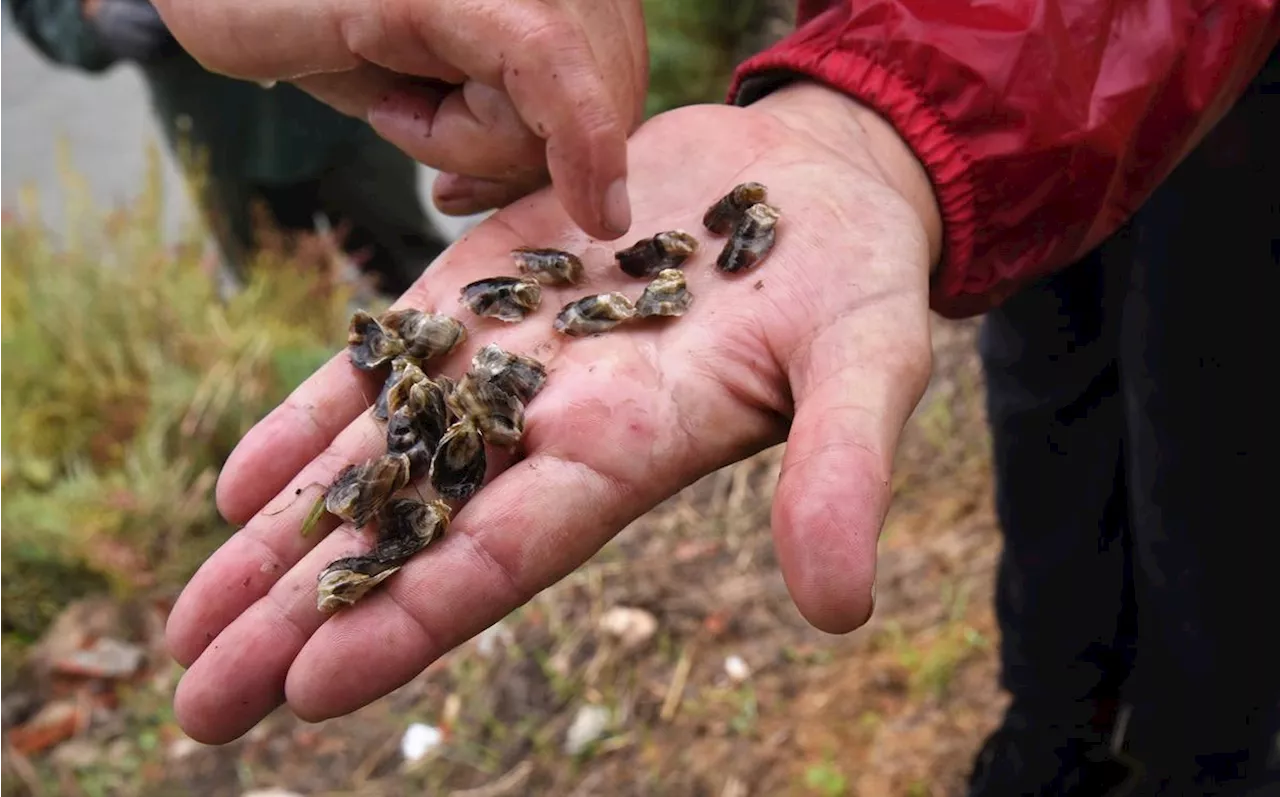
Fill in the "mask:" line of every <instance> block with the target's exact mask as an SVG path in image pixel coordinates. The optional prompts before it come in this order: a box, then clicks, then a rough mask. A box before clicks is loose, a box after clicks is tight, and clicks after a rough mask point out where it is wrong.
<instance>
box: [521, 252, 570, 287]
mask: <svg viewBox="0 0 1280 797" xmlns="http://www.w3.org/2000/svg"><path fill="white" fill-rule="evenodd" d="M511 258H512V259H513V260H515V262H516V267H517V268H519V269H520V273H522V274H528V275H530V276H532V277H533V278H534V279H536V280H537V281H538V282H541V283H542V284H543V285H577V284H578V283H580V282H582V278H583V274H584V270H583V268H582V260H581V258H579V257H578V256H577V255H575V254H572V253H570V252H565V251H562V250H560V249H538V248H535V247H532V246H522V247H519V248H518V249H512V250H511Z"/></svg>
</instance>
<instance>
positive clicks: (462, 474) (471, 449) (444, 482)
mask: <svg viewBox="0 0 1280 797" xmlns="http://www.w3.org/2000/svg"><path fill="white" fill-rule="evenodd" d="M486 467H487V460H486V457H485V452H484V438H483V437H481V436H480V429H479V428H478V427H477V426H476V424H475V422H473V421H472V420H471V419H469V418H463V419H462V420H460V421H458V422H457V423H455V424H454V425H453V426H450V427H449V431H447V432H445V434H444V437H443V438H442V439H441V440H440V445H439V446H438V447H437V448H436V453H435V456H433V457H432V458H431V486H432V487H434V488H435V491H436V492H437V493H439V494H440V495H441V497H443V498H448V499H450V500H453V501H461V500H464V499H466V498H470V497H471V496H472V495H474V494H475V492H476V491H477V490H479V489H480V485H481V484H482V483H483V482H484V472H485V468H486Z"/></svg>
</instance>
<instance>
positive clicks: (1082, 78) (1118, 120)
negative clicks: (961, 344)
mask: <svg viewBox="0 0 1280 797" xmlns="http://www.w3.org/2000/svg"><path fill="white" fill-rule="evenodd" d="M1277 3H1280V0H1221V1H1220V2H1209V1H1208V0H1200V1H1199V2H1197V0H1057V2H1054V1H1053V0H1021V1H1020V2H1014V1H1013V0H1010V1H1009V2H1004V3H999V4H983V5H978V4H968V3H963V2H957V0H843V1H842V2H821V1H819V0H801V2H800V6H799V10H798V13H797V28H796V31H795V32H794V33H793V34H791V35H790V36H789V37H787V38H786V39H784V40H782V41H781V42H779V43H778V44H777V45H775V46H774V47H772V48H771V49H769V50H766V51H765V52H762V53H760V54H759V55H756V56H754V57H752V58H750V59H749V60H747V61H746V62H745V63H743V64H742V65H741V66H740V67H739V68H738V70H737V72H736V74H735V76H734V80H733V85H732V87H731V89H730V99H731V101H732V102H735V103H737V104H747V103H749V102H751V101H752V100H754V99H757V98H758V97H760V96H761V95H762V94H764V93H766V92H767V91H769V90H770V89H771V88H772V87H774V86H777V85H779V83H780V81H781V80H785V79H788V78H790V77H794V76H796V75H800V76H807V77H809V78H812V79H815V80H817V81H821V82H823V83H825V84H828V85H830V86H832V87H833V88H836V89H838V90H841V91H843V92H845V93H847V94H849V95H850V96H852V97H855V98H857V99H858V100H859V101H860V102H862V103H864V104H866V105H868V106H870V107H872V108H874V109H875V110H877V111H878V112H879V113H880V114H881V115H883V116H884V117H885V118H886V119H887V120H889V122H891V123H892V124H893V125H894V127H895V128H896V129H897V130H898V132H899V134H900V135H902V136H903V138H904V139H905V140H906V142H907V143H908V144H909V145H910V146H911V147H912V149H913V150H914V151H915V153H916V155H917V156H918V157H919V158H920V160H921V162H922V163H923V164H924V166H925V168H926V169H927V170H928V173H929V175H930V178H931V179H932V181H933V185H934V191H935V194H936V196H937V198H938V202H939V205H940V207H941V209H942V217H943V225H944V231H945V232H944V235H945V240H944V254H943V262H942V264H941V266H940V267H939V269H938V271H937V274H936V275H935V278H934V284H933V286H932V295H931V304H932V307H933V309H934V310H935V311H937V312H938V313H940V314H942V315H944V316H947V317H951V318H959V317H963V316H969V315H975V314H978V313H981V312H984V311H986V310H988V309H990V308H991V307H993V306H995V305H997V304H999V303H1000V302H1002V301H1003V300H1004V299H1005V298H1007V297H1008V296H1009V295H1011V294H1012V293H1014V292H1015V291H1016V290H1017V289H1018V288H1020V287H1022V286H1023V285H1024V284H1025V283H1026V282H1027V281H1029V280H1031V279H1034V278H1036V277H1039V276H1042V275H1044V274H1046V273H1048V272H1050V271H1053V270H1055V269H1058V268H1061V267H1063V266H1066V265H1068V264H1070V263H1072V262H1073V261H1074V260H1076V259H1078V258H1079V257H1080V256H1082V255H1083V254H1085V253H1086V252H1087V251H1088V250H1089V249H1090V248H1092V247H1093V246H1096V245H1097V244H1098V243H1100V242H1101V241H1102V239H1103V238H1105V237H1106V236H1107V235H1109V234H1110V233H1112V232H1114V231H1115V230H1116V229H1117V228H1118V227H1119V226H1120V225H1122V224H1123V223H1124V222H1125V221H1126V220H1127V219H1128V217H1129V216H1130V215H1131V214H1132V213H1133V212H1134V210H1136V209H1137V208H1138V207H1139V206H1140V205H1141V204H1142V203H1143V202H1144V201H1145V200H1146V199H1147V198H1148V197H1149V196H1150V195H1151V193H1152V192H1153V191H1154V190H1155V189H1156V187H1158V186H1159V184H1160V183H1161V182H1162V181H1163V180H1164V179H1165V178H1166V177H1167V176H1168V174H1169V173H1170V172H1171V171H1172V170H1173V168H1174V166H1176V165H1177V163H1178V162H1179V161H1180V160H1181V159H1182V157H1183V156H1184V155H1185V154H1186V153H1187V152H1188V151H1189V150H1190V149H1191V148H1192V147H1193V146H1194V145H1195V144H1196V142H1198V141H1199V140H1200V139H1201V138H1202V137H1203V136H1204V134H1205V133H1206V132H1207V130H1208V128H1209V127H1211V126H1212V125H1213V124H1214V123H1215V122H1216V121H1218V120H1219V119H1220V118H1221V117H1222V116H1223V114H1225V113H1226V111H1227V110H1228V109H1229V108H1230V106H1231V105H1232V103H1233V102H1235V100H1236V99H1237V98H1238V97H1239V96H1240V95H1241V94H1242V93H1243V91H1244V89H1245V88H1246V87H1247V85H1248V83H1249V81H1250V80H1251V79H1252V78H1253V77H1254V76H1255V75H1256V74H1257V73H1258V71H1259V70H1260V69H1261V68H1262V66H1263V64H1265V62H1266V59H1267V57H1268V55H1269V53H1270V52H1271V50H1272V49H1273V48H1274V47H1275V46H1276V43H1277V40H1278V39H1280V10H1278V8H1277Z"/></svg>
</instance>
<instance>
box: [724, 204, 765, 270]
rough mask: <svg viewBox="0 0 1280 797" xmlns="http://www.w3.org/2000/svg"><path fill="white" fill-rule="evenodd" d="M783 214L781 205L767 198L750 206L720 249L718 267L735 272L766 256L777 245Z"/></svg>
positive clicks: (753, 264) (749, 266)
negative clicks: (775, 242)
mask: <svg viewBox="0 0 1280 797" xmlns="http://www.w3.org/2000/svg"><path fill="white" fill-rule="evenodd" d="M779 215H780V214H779V213H778V209H777V208H775V207H773V206H771V205H766V204H765V203H763V202H761V203H757V204H755V205H752V206H751V207H749V208H747V212H746V213H745V214H743V216H742V220H741V221H740V222H738V226H737V227H735V228H734V230H733V235H732V236H731V237H730V238H729V241H728V242H727V243H726V244H725V245H724V249H722V250H720V256H719V257H717V258H716V267H717V268H719V269H720V270H721V271H725V272H728V273H731V274H732V273H736V272H739V271H745V270H747V269H749V268H751V267H753V266H755V265H757V264H759V263H760V261H762V260H764V259H765V257H767V256H768V254H769V252H770V251H771V250H772V249H773V242H774V239H775V237H776V236H777V226H778V218H779Z"/></svg>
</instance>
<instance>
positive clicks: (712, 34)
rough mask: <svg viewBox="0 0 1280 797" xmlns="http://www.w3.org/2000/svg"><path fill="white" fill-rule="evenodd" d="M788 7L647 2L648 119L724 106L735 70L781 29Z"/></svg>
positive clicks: (724, 0) (761, 2) (718, 0)
mask: <svg viewBox="0 0 1280 797" xmlns="http://www.w3.org/2000/svg"><path fill="white" fill-rule="evenodd" d="M793 5H794V4H793V3H790V2H785V3H777V2H768V0H739V1H737V2H735V1H734V0H702V2H695V3H691V2H688V0H683V1H682V0H645V2H644V12H645V26H646V27H647V28H648V31H649V98H648V102H647V104H646V107H645V111H646V113H647V114H648V115H649V116H652V115H654V114H658V113H662V112H663V111H668V110H671V109H672V108H676V107H679V106H682V105H691V104H694V103H703V102H723V101H724V99H725V94H726V92H727V91H728V89H729V80H730V78H731V77H732V74H733V69H734V67H735V66H737V65H738V63H739V62H740V61H741V60H742V59H743V58H745V57H746V56H748V55H750V54H752V53H753V52H756V51H758V50H759V49H762V48H763V47H764V46H765V45H766V44H767V43H768V42H769V41H770V40H771V36H773V35H776V32H775V29H776V28H777V26H778V25H780V24H785V21H786V20H788V19H789V15H790V14H791V12H792V6H793Z"/></svg>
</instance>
